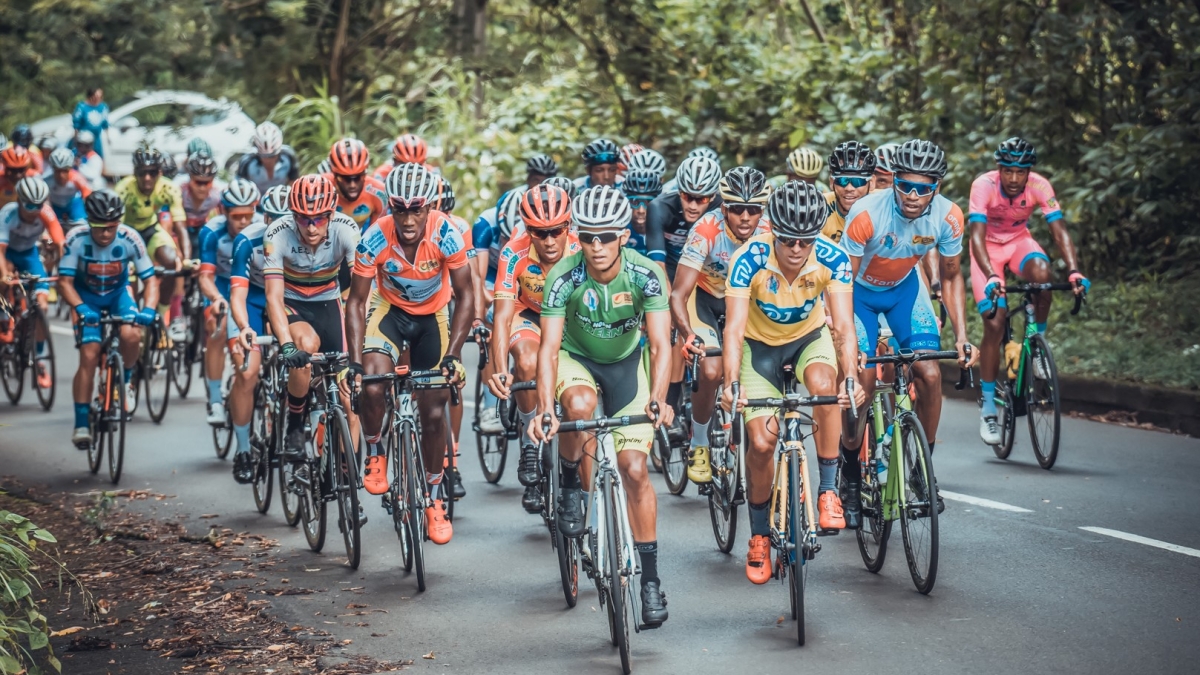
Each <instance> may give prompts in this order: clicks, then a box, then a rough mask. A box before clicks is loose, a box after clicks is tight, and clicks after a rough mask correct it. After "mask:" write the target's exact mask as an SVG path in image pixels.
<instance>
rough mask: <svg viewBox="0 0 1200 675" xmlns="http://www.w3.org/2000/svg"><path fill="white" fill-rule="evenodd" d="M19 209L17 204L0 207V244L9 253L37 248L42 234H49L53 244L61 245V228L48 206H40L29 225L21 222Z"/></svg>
mask: <svg viewBox="0 0 1200 675" xmlns="http://www.w3.org/2000/svg"><path fill="white" fill-rule="evenodd" d="M19 208H20V206H18V205H17V204H6V205H5V206H3V207H0V244H4V245H6V246H7V247H8V250H9V251H14V252H20V251H29V250H32V249H36V248H37V245H38V242H39V241H41V240H42V234H43V233H47V234H49V235H50V239H52V240H53V241H54V243H55V244H61V243H63V231H62V226H61V225H60V224H59V222H58V217H57V216H55V215H54V210H53V209H51V208H50V204H42V209H41V210H40V211H38V215H37V218H35V219H34V220H33V222H31V223H27V222H25V221H23V220H21V215H20V213H19V212H18V209H19Z"/></svg>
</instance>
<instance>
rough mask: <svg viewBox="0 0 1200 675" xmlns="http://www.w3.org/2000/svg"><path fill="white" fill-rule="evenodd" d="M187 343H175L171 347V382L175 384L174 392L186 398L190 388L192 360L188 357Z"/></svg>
mask: <svg viewBox="0 0 1200 675" xmlns="http://www.w3.org/2000/svg"><path fill="white" fill-rule="evenodd" d="M189 351H190V350H189V348H188V345H187V343H182V344H176V345H174V346H173V347H172V348H171V382H172V383H173V384H174V385H175V393H177V394H179V398H187V395H188V390H190V389H191V388H192V362H191V361H190V360H189V359H188V352H189Z"/></svg>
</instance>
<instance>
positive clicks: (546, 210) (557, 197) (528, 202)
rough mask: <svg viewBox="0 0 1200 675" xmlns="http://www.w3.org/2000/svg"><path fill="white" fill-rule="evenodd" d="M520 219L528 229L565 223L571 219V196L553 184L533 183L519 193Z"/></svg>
mask: <svg viewBox="0 0 1200 675" xmlns="http://www.w3.org/2000/svg"><path fill="white" fill-rule="evenodd" d="M521 219H522V220H524V221H525V227H527V228H530V229H544V228H551V227H557V226H559V225H562V224H564V223H567V222H569V221H570V220H571V197H570V195H568V194H567V191H566V190H564V189H562V188H560V187H556V186H554V185H546V184H545V183H540V184H538V185H534V186H533V187H531V188H529V189H528V190H526V191H525V194H523V195H521Z"/></svg>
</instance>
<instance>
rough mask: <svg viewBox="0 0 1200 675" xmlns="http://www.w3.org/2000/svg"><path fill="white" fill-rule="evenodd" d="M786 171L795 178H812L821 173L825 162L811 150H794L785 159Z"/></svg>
mask: <svg viewBox="0 0 1200 675" xmlns="http://www.w3.org/2000/svg"><path fill="white" fill-rule="evenodd" d="M787 165H788V170H789V171H791V172H792V173H794V174H796V175H797V176H804V177H805V178H813V177H815V176H816V175H817V174H819V173H821V167H823V166H824V165H825V161H824V160H822V159H821V156H820V155H818V154H817V151H816V150H813V149H812V148H796V149H795V150H793V151H792V154H790V155H788V158H787Z"/></svg>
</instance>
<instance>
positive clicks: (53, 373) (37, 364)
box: [30, 306, 58, 411]
mask: <svg viewBox="0 0 1200 675" xmlns="http://www.w3.org/2000/svg"><path fill="white" fill-rule="evenodd" d="M30 318H31V319H32V320H31V322H30V325H31V326H32V332H31V333H30V337H32V336H34V335H37V333H38V328H39V327H40V328H41V333H42V335H45V336H46V340H45V345H46V351H45V352H44V353H42V354H38V353H37V344H36V343H34V342H33V341H32V340H31V345H30V346H32V347H33V351H31V352H30V354H31V360H32V361H33V368H32V369H31V370H32V376H31V377H30V383H31V384H32V386H33V390H34V392H36V393H37V397H38V403H41V404H42V410H46V411H49V410H50V408H52V407H53V406H54V392H55V389H56V388H57V387H56V380H57V375H58V371H57V370H56V369H55V367H54V340H52V339H50V324H49V322H47V321H46V315H45V314H43V313H42V310H41V309H38V308H37V307H36V306H35V307H34V308H33V315H32V316H31V317H30ZM39 369H45V370H46V372H47V373H49V374H50V386H49V387H47V388H45V389H43V388H42V387H40V386H38V370H39Z"/></svg>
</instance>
